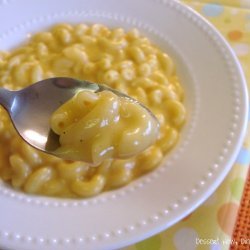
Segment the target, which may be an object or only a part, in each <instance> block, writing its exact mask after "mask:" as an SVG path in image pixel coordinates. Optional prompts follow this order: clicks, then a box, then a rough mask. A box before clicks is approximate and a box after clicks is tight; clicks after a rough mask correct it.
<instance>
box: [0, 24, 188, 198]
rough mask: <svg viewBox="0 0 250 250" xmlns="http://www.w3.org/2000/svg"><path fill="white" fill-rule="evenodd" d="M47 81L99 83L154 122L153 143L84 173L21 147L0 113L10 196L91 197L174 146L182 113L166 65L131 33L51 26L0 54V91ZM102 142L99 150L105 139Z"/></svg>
mask: <svg viewBox="0 0 250 250" xmlns="http://www.w3.org/2000/svg"><path fill="white" fill-rule="evenodd" d="M54 76H66V77H72V78H77V79H83V80H89V81H92V82H98V83H104V84H106V85H108V86H110V87H112V88H114V89H117V90H119V91H121V92H124V93H125V94H128V95H129V96H132V97H134V98H135V99H137V100H138V101H140V102H141V103H143V104H144V105H145V106H147V107H148V108H149V109H150V110H151V111H152V112H153V113H154V114H155V116H156V117H157V119H158V121H159V123H160V128H159V134H158V136H157V140H156V141H155V143H154V144H153V145H152V146H150V147H149V148H147V149H146V150H144V151H143V152H141V153H139V154H138V155H136V156H132V157H130V158H128V159H105V160H103V161H101V162H100V163H99V164H98V166H96V167H91V165H90V164H89V163H85V162H80V161H67V160H63V159H60V158H57V157H54V156H51V155H47V154H44V153H42V152H40V151H37V150H36V149H34V148H32V147H31V146H29V145H27V144H26V143H25V142H24V141H23V140H22V139H21V138H20V137H19V136H18V134H17V133H16V131H15V129H14V128H13V126H12V124H11V122H10V120H9V117H8V115H7V113H6V111H5V110H4V109H3V108H0V177H1V178H2V179H3V180H4V181H6V182H8V183H9V184H10V185H12V186H13V187H14V188H15V189H20V190H23V191H24V192H27V193H30V194H42V195H47V196H57V197H88V196H93V195H97V194H99V193H100V192H102V191H104V190H108V189H113V188H117V187H120V186H123V185H126V184H127V183H129V182H130V181H131V180H133V179H134V178H138V177H139V176H141V175H142V174H144V173H146V172H148V171H151V170H153V169H154V168H156V167H157V166H158V165H159V163H160V162H161V161H162V159H163V156H164V155H165V154H166V153H167V152H168V151H169V150H170V149H171V148H172V147H173V146H174V145H175V144H176V143H177V141H178V137H179V133H180V130H181V127H182V125H183V124H184V122H185V119H186V109H185V106H184V105H183V98H184V94H183V89H182V87H181V85H180V83H179V80H178V77H177V75H176V71H175V66H174V63H173V61H172V59H171V58H170V57H169V56H168V55H167V54H166V53H164V52H162V51H161V50H160V49H159V48H157V47H156V46H155V45H153V44H152V43H151V42H150V41H149V39H147V38H146V37H144V36H142V35H141V34H140V33H139V31H138V30H137V29H132V30H130V31H128V32H127V31H125V30H123V29H121V28H114V29H109V28H107V27H106V26H104V25H101V24H93V25H86V24H78V25H75V26H73V25H69V24H59V25H56V26H54V27H52V28H51V29H50V30H49V31H45V32H40V33H37V34H35V35H33V36H32V37H31V38H30V40H29V41H28V42H27V43H26V44H23V45H21V46H20V47H19V48H16V49H14V50H12V51H10V52H0V84H1V86H2V87H4V88H8V89H12V90H15V89H20V88H23V87H25V86H27V85H29V84H32V83H34V82H37V81H39V80H42V79H44V78H50V77H54ZM93 98H97V97H93ZM135 112H136V111H135ZM65 140H66V136H65ZM67 140H68V138H67ZM102 140H103V143H107V142H108V140H109V138H102ZM123 150H125V151H124V153H125V154H130V152H126V149H122V148H121V152H122V151H123ZM100 160H101V159H100ZM98 162H99V160H98Z"/></svg>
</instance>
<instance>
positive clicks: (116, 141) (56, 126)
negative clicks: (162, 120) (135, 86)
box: [51, 90, 158, 165]
mask: <svg viewBox="0 0 250 250" xmlns="http://www.w3.org/2000/svg"><path fill="white" fill-rule="evenodd" d="M51 128H52V130H53V131H54V132H55V133H56V134H58V135H59V136H60V138H59V142H60V146H59V148H57V149H56V150H55V154H56V155H57V156H60V157H62V158H65V159H70V160H82V161H84V162H88V163H92V164H93V165H97V164H100V163H102V162H103V161H104V160H106V159H126V158H130V157H133V156H135V155H137V154H139V153H140V152H142V151H143V150H145V149H146V148H148V147H149V146H151V145H152V144H153V143H154V142H155V141H156V139H157V134H158V122H157V120H156V119H155V118H154V117H153V116H152V115H151V114H150V113H149V111H148V110H147V109H146V108H144V107H142V106H141V105H140V104H139V103H138V102H136V101H133V100H132V99H128V98H126V97H119V96H118V95H116V94H114V93H113V92H111V91H108V90H105V91H102V92H99V93H93V92H91V91H81V92H79V93H77V94H76V95H75V96H74V97H73V98H72V99H70V100H69V101H68V102H66V103H65V104H63V105H62V106H61V107H60V108H59V109H58V110H56V111H55V112H54V113H53V115H52V117H51Z"/></svg>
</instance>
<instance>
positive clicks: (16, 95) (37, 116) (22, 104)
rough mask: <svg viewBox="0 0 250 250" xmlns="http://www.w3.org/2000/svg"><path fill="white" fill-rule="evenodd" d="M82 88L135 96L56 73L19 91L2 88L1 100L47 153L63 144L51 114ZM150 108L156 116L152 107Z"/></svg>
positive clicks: (23, 131)
mask: <svg viewBox="0 0 250 250" xmlns="http://www.w3.org/2000/svg"><path fill="white" fill-rule="evenodd" d="M82 90H88V91H93V92H100V91H103V90H109V91H112V92H113V93H115V94H116V95H118V96H123V97H126V98H129V99H132V100H134V99H133V98H131V97H129V96H127V95H125V94H123V93H121V92H119V91H117V90H114V89H111V88H109V87H107V86H105V85H99V84H96V83H91V82H88V81H80V80H76V79H72V78H67V77H56V78H49V79H45V80H42V81H39V82H37V83H35V84H32V85H30V86H29V87H26V88H24V89H21V90H18V91H10V90H7V89H4V88H0V104H1V105H2V106H3V107H4V108H5V109H6V110H7V111H8V113H9V115H10V118H11V120H12V122H13V124H14V126H15V128H16V130H17V132H18V133H19V134H20V135H21V137H22V138H23V139H24V140H25V141H26V142H27V143H29V144H30V145H31V146H33V147H35V148H37V149H39V150H41V151H44V152H46V153H49V154H55V153H54V151H55V150H56V149H57V148H58V147H59V146H60V144H59V136H58V135H56V134H55V133H54V132H53V131H52V130H51V128H50V122H49V121H50V117H51V115H52V113H53V112H54V111H55V110H56V109H58V108H59V107H60V106H61V105H62V104H63V103H65V102H66V101H68V100H69V99H70V98H72V97H73V96H74V95H75V94H77V93H78V92H79V91H82ZM134 101H135V100H134ZM142 106H143V105H142ZM143 107H144V106H143ZM144 108H145V109H147V108H146V107H144ZM147 110H148V109H147ZM148 112H149V113H150V114H151V115H152V117H153V118H154V119H156V117H155V116H154V115H153V114H152V112H150V110H148ZM156 121H157V119H156ZM157 122H158V121H157Z"/></svg>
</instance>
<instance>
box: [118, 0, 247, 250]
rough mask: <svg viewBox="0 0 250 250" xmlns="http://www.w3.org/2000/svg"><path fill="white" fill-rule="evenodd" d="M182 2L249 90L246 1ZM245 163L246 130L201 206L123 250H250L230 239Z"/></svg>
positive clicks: (240, 242)
mask: <svg viewBox="0 0 250 250" xmlns="http://www.w3.org/2000/svg"><path fill="white" fill-rule="evenodd" d="M184 2H185V3H186V4H188V5H189V6H190V7H192V8H193V9H195V10H196V11H198V12H199V13H200V14H201V15H202V16H204V17H205V18H206V19H207V20H209V21H210V22H211V23H212V24H214V25H215V27H217V29H218V30H219V31H220V32H221V33H222V34H223V35H224V37H225V38H226V39H227V40H228V42H229V43H230V44H231V46H232V48H233V50H234V51H235V53H236V55H237V56H238V58H239V60H240V62H241V64H242V68H243V70H244V72H245V75H246V79H247V82H248V87H250V0H199V1H198V0H197V1H194V0H185V1H184ZM249 121H250V119H249ZM249 162H250V129H249V128H248V132H247V135H246V138H245V142H244V144H243V146H242V149H241V150H240V152H239V155H238V157H237V159H236V162H235V164H234V166H233V168H232V170H231V171H230V173H229V175H228V176H227V178H226V179H225V180H224V182H223V183H222V184H221V185H220V187H219V188H218V189H217V191H216V192H215V193H214V194H213V195H212V196H211V197H210V198H209V199H208V200H207V201H206V202H205V203H203V205H201V206H200V207H199V208H198V209H197V210H195V211H194V212H193V213H191V214H190V215H189V216H187V217H186V218H185V219H183V220H182V221H180V222H178V223H177V224H175V225H174V226H172V227H171V228H169V229H168V230H165V231H163V232H162V233H160V234H157V235H155V236H153V237H151V238H148V239H146V240H144V241H141V242H138V243H137V244H135V245H133V246H129V247H126V248H123V250H175V249H176V250H196V249H197V250H207V249H208V250H224V249H230V245H231V246H234V245H241V247H242V248H239V249H246V250H247V249H248V250H250V236H249V237H248V238H249V239H247V238H242V239H241V241H236V240H235V239H234V238H233V237H232V234H233V230H234V226H235V223H236V218H237V214H238V211H239V207H240V201H241V197H242V193H243V188H244V183H245V180H246V177H247V173H248V168H249ZM249 227H250V225H249Z"/></svg>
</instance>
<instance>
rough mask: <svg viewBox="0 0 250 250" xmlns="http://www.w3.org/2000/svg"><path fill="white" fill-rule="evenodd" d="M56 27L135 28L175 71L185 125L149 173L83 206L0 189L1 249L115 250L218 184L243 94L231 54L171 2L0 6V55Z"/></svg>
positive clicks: (82, 0)
mask: <svg viewBox="0 0 250 250" xmlns="http://www.w3.org/2000/svg"><path fill="white" fill-rule="evenodd" d="M57 22H73V23H77V22H91V23H93V22H94V23H96V22H101V23H105V24H107V25H109V26H118V27H125V28H131V27H137V28H138V29H140V30H141V31H142V32H143V33H144V34H145V35H147V36H148V37H150V38H151V40H153V41H154V42H155V43H156V44H158V45H159V46H161V47H162V49H163V50H165V51H166V52H167V53H169V54H170V55H171V56H172V57H173V58H174V59H175V61H176V63H177V69H178V73H179V75H180V77H181V81H182V84H183V86H184V88H185V92H186V106H187V108H188V114H189V118H188V122H187V125H186V126H185V128H184V130H183V133H182V138H181V141H180V143H179V144H178V145H177V147H176V149H175V150H173V152H172V153H171V154H170V155H169V156H168V157H167V158H166V160H165V161H164V164H162V166H160V167H159V168H158V169H157V170H156V171H154V172H152V173H150V174H148V175H146V176H144V177H142V178H140V179H138V180H136V181H134V182H132V183H131V184H130V185H128V186H127V187H124V188H122V189H119V190H116V191H112V192H106V193H103V194H101V195H99V196H97V197H95V198H91V199H86V200H67V199H52V198H45V197H34V196H28V195H25V194H22V193H19V192H16V191H13V190H12V189H9V188H8V187H6V186H5V185H4V184H1V186H0V204H1V205H0V211H1V213H0V245H1V246H3V247H8V248H10V249H19V250H21V249H26V250H27V249H32V250H33V249H37V250H38V249H53V250H55V249H95V250H97V249H114V248H118V247H122V246H125V245H128V244H131V243H134V242H136V241H139V240H142V239H144V238H146V237H149V236H150V235H152V234H155V233H157V232H160V231H161V230H163V229H166V228H167V227H169V226H171V225H172V224H174V223H175V222H177V221H178V220H180V219H181V218H183V217H184V216H186V215H187V214H188V213H190V212H191V211H192V210H194V209H195V208H196V207H197V206H198V205H200V204H201V203H202V202H203V201H204V200H205V199H206V198H207V197H208V196H209V195H210V194H211V193H212V192H213V191H214V190H215V189H216V187H217V186H218V185H219V184H220V183H221V181H222V180H223V178H224V177H225V176H226V174H227V173H228V171H229V170H230V168H231V166H232V164H233V162H234V159H235V158H236V154H237V152H238V151H239V149H240V146H241V144H242V141H243V136H244V133H245V130H246V114H247V109H248V108H247V89H246V83H245V80H244V77H243V73H242V70H241V68H240V65H239V63H238V61H237V60H236V57H235V55H234V54H233V53H232V51H231V49H230V48H229V46H228V44H227V43H226V42H225V40H224V39H223V38H222V37H221V36H220V34H219V33H218V32H217V31H216V30H215V29H214V28H213V27H212V26H211V25H210V24H208V23H207V22H206V21H205V20H204V19H202V18H201V17H200V16H199V15H197V14H195V13H194V12H193V11H192V10H190V9H189V8H187V7H185V6H183V5H181V4H180V3H178V2H175V1H166V0H165V1H164V0H136V1H134V0H119V1H117V0H105V1H102V0H91V1H89V0H70V1H68V0H61V1H60V2H59V1H51V0H43V1H32V0H25V1H17V0H2V1H0V49H8V48H10V47H12V46H15V45H18V44H19V43H20V42H21V41H23V40H24V38H25V37H27V34H28V33H30V32H31V33H32V32H34V31H39V30H42V29H44V28H47V27H48V26H50V25H51V24H54V23H57Z"/></svg>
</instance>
